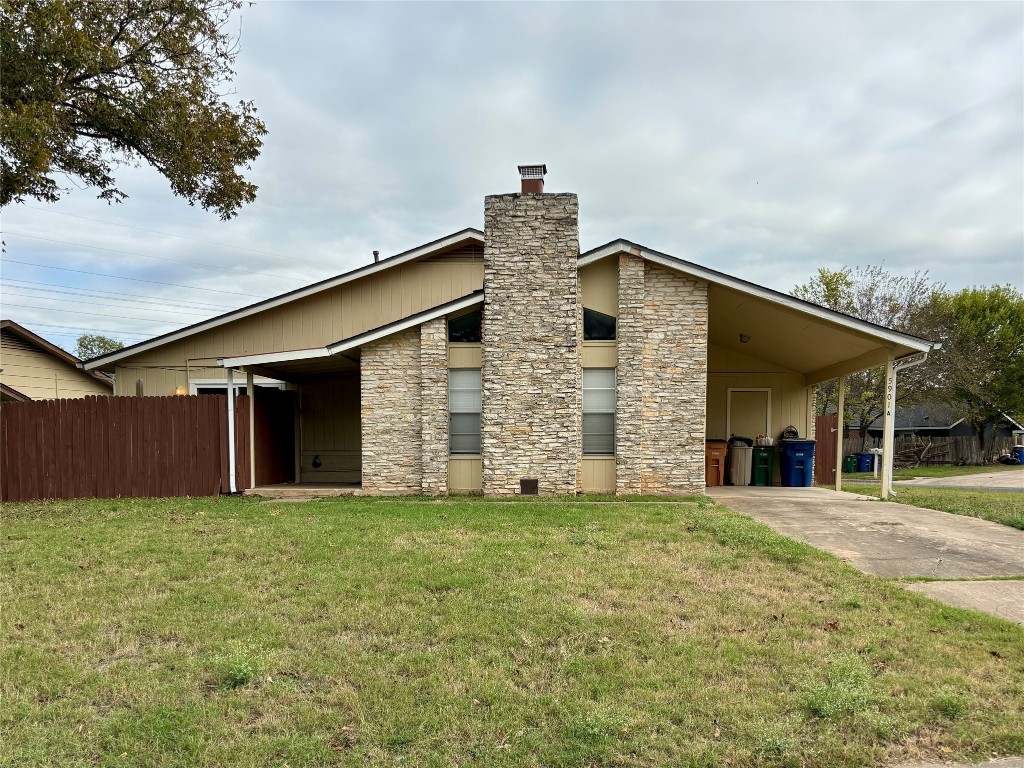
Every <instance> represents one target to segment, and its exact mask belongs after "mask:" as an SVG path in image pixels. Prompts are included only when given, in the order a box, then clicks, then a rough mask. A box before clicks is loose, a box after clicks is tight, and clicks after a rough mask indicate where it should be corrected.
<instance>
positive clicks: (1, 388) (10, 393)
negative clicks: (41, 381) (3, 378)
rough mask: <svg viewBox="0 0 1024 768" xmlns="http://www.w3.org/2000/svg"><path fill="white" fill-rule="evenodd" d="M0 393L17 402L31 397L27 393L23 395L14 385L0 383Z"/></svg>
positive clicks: (22, 401) (25, 400)
mask: <svg viewBox="0 0 1024 768" xmlns="http://www.w3.org/2000/svg"><path fill="white" fill-rule="evenodd" d="M0 395H3V396H4V397H6V398H7V399H8V400H16V401H17V402H19V403H24V402H27V401H29V400H31V399H32V398H31V397H29V396H28V395H23V394H22V393H21V392H19V391H18V390H16V389H15V388H14V387H8V386H7V385H6V384H0Z"/></svg>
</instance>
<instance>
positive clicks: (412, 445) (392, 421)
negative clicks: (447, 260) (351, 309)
mask: <svg viewBox="0 0 1024 768" xmlns="http://www.w3.org/2000/svg"><path fill="white" fill-rule="evenodd" d="M420 354H421V352H420V329H419V328H412V329H409V330H407V331H403V332H401V333H396V334H394V335H393V336H388V337H387V338H385V339H381V340H380V341H375V342H373V343H372V344H368V345H366V346H365V347H363V348H362V358H361V360H360V364H359V369H360V370H359V375H360V398H361V406H360V413H361V416H362V419H361V432H362V453H363V472H362V476H363V482H362V493H364V494H373V495H394V494H412V493H421V492H422V488H423V438H422V435H423V407H422V397H421V389H422V383H421V362H420Z"/></svg>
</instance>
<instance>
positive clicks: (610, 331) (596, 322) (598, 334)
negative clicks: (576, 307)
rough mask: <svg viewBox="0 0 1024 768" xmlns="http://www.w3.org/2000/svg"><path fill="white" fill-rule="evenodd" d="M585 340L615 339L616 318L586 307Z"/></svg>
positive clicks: (584, 317)
mask: <svg viewBox="0 0 1024 768" xmlns="http://www.w3.org/2000/svg"><path fill="white" fill-rule="evenodd" d="M583 340H584V341H615V318H614V317H612V316H611V315H606V314H604V313H603V312H598V311H597V310H596V309H587V308H586V307H584V308H583Z"/></svg>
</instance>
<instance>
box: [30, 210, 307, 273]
mask: <svg viewBox="0 0 1024 768" xmlns="http://www.w3.org/2000/svg"><path fill="white" fill-rule="evenodd" d="M25 208H31V209H32V210H33V211H42V212H43V213H53V214H56V215H57V216H70V217H71V218H73V219H82V220H83V221H94V222H96V223H97V224H110V225H112V226H115V227H124V228H125V229H137V230H138V231H139V232H149V233H150V234H153V235H162V236H163V237H179V238H181V239H182V240H192V241H193V242H196V243H205V244H206V245H215V246H217V247H218V248H234V249H235V250H236V251H249V252H250V253H259V254H261V255H263V256H273V257H274V258H276V259H288V260H289V261H304V262H306V263H307V264H315V265H316V266H318V267H322V266H324V264H323V262H322V261H314V260H313V259H300V258H298V257H297V256H285V255H284V254H281V253H271V252H270V251H260V250H257V249H256V248H246V247H244V246H241V245H228V244H227V243H216V242H214V241H213V240H202V239H200V238H198V237H189V236H188V235H175V234H172V233H170V232H158V231H157V230H155V229H146V228H145V227H135V226H132V225H131V224H121V223H120V222H117V221H106V220H105V219H93V218H90V217H88V216H79V215H77V214H74V213H64V212H63V211H51V210H49V209H48V208H39V207H38V206H35V205H26V206H25Z"/></svg>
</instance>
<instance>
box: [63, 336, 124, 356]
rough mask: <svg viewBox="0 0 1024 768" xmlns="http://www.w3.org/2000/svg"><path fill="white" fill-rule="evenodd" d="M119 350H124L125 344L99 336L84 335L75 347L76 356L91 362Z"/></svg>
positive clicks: (79, 338)
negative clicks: (95, 358)
mask: <svg viewBox="0 0 1024 768" xmlns="http://www.w3.org/2000/svg"><path fill="white" fill-rule="evenodd" d="M119 349H124V342H121V341H118V340H117V339H111V338H110V337H108V336H100V335H99V334H94V333H83V334H82V335H81V336H79V337H78V343H77V344H76V345H75V355H76V356H77V357H79V358H80V359H82V360H90V359H92V358H94V357H99V356H100V355H105V354H107V353H108V352H116V351H117V350H119Z"/></svg>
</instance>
